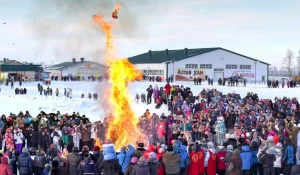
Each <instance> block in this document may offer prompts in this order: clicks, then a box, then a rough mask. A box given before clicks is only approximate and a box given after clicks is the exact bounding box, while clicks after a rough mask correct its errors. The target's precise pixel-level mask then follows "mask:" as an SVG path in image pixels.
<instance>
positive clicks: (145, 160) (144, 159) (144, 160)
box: [139, 156, 147, 163]
mask: <svg viewBox="0 0 300 175" xmlns="http://www.w3.org/2000/svg"><path fill="white" fill-rule="evenodd" d="M139 162H141V163H147V159H146V158H145V157H144V156H142V157H140V158H139Z"/></svg>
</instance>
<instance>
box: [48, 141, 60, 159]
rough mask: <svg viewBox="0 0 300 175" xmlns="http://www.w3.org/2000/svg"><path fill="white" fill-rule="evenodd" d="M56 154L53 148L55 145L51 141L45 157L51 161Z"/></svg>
mask: <svg viewBox="0 0 300 175" xmlns="http://www.w3.org/2000/svg"><path fill="white" fill-rule="evenodd" d="M57 155H58V154H57V150H56V148H55V145H54V144H53V143H52V144H51V145H50V148H49V150H48V152H47V159H48V160H51V161H53V159H54V158H55V157H57Z"/></svg>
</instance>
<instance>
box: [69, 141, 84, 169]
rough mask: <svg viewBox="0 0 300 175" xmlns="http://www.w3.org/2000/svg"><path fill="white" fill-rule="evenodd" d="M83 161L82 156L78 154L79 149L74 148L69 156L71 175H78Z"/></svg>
mask: <svg viewBox="0 0 300 175" xmlns="http://www.w3.org/2000/svg"><path fill="white" fill-rule="evenodd" d="M81 160H82V158H81V155H79V154H78V148H77V147H74V148H73V149H72V153H71V154H69V155H68V156H67V169H68V172H69V175H78V174H79V171H78V169H77V168H78V166H79V164H80V161H81Z"/></svg>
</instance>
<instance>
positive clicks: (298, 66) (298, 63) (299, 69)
mask: <svg viewBox="0 0 300 175" xmlns="http://www.w3.org/2000/svg"><path fill="white" fill-rule="evenodd" d="M296 62H297V70H298V75H299V76H300V50H298V56H297V58H296Z"/></svg>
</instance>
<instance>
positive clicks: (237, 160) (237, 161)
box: [226, 149, 243, 175]
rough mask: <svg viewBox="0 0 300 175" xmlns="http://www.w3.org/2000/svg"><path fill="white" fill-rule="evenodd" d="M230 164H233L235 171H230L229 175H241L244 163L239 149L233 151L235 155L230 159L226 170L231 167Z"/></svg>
mask: <svg viewBox="0 0 300 175" xmlns="http://www.w3.org/2000/svg"><path fill="white" fill-rule="evenodd" d="M230 163H232V164H233V170H232V171H229V172H228V175H240V174H241V169H242V166H243V162H242V159H241V157H240V150H239V149H235V150H234V151H233V155H232V156H231V157H230V158H229V160H228V163H227V167H226V169H228V166H229V165H230Z"/></svg>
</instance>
